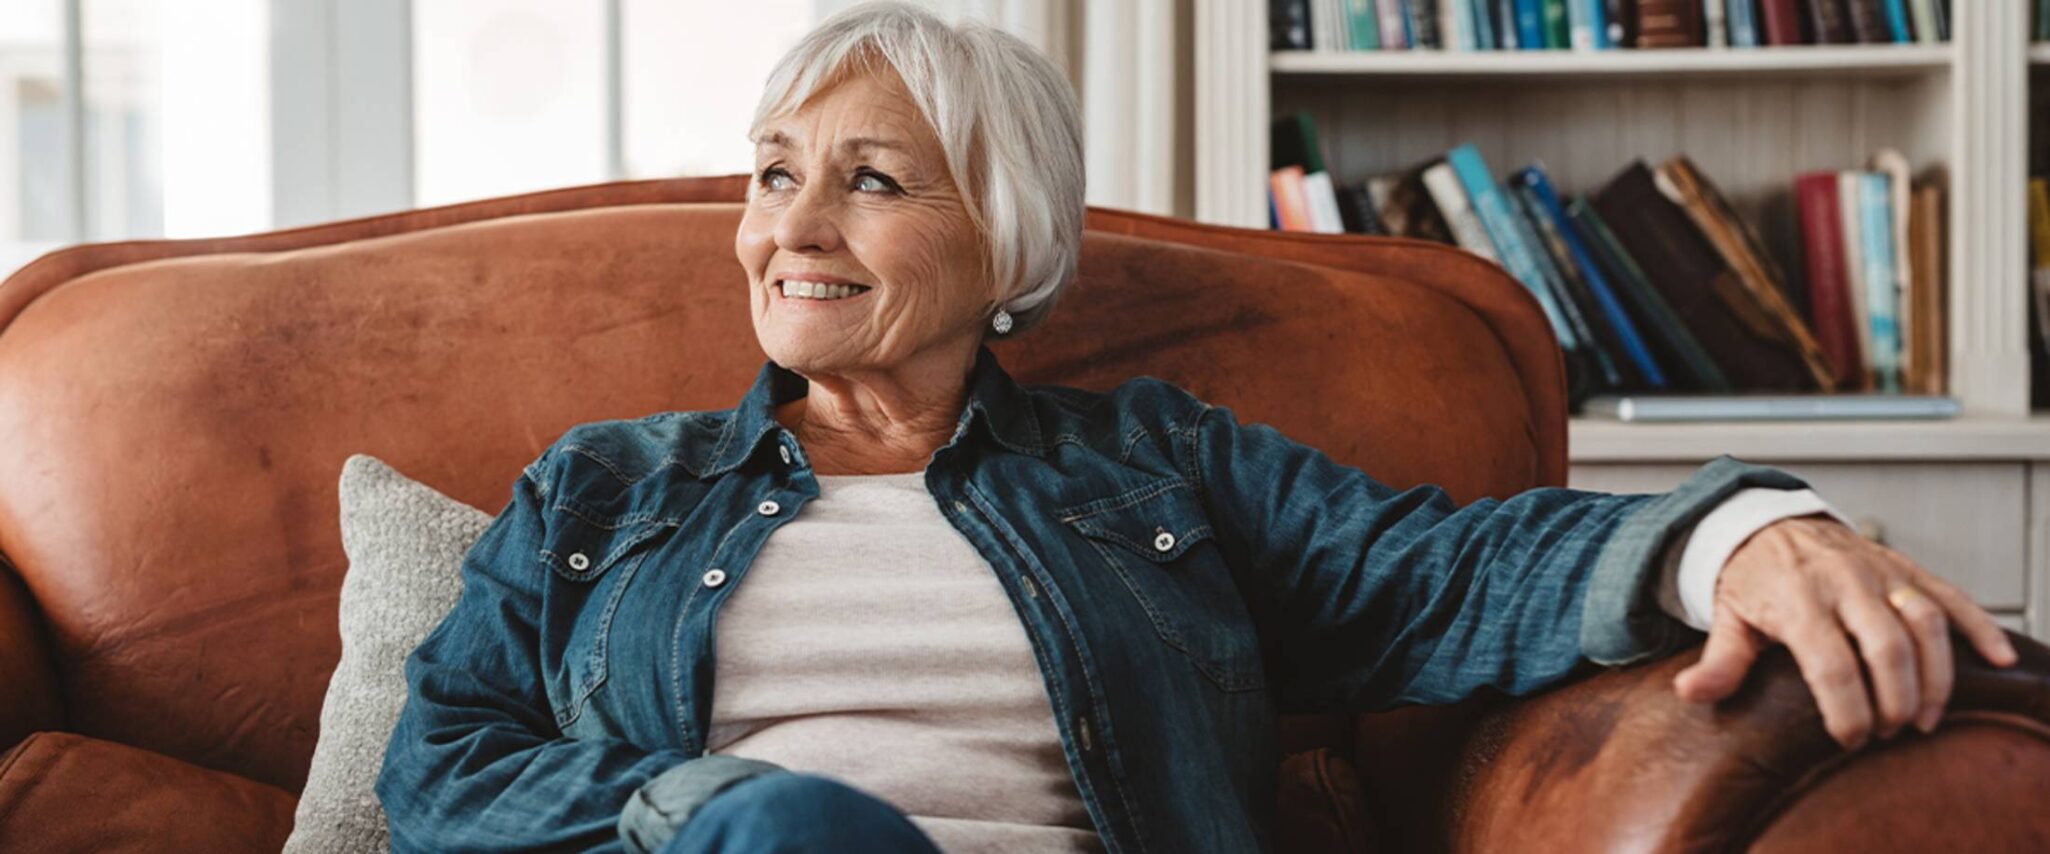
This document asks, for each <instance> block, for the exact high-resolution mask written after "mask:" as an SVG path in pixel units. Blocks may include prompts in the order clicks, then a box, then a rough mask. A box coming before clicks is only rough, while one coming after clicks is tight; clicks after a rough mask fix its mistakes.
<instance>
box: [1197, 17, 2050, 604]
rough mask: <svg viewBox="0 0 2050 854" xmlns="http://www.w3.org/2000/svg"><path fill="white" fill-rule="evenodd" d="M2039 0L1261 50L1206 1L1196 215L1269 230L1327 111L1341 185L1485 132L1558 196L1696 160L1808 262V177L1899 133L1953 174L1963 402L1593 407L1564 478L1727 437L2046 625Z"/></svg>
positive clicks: (1900, 142)
mask: <svg viewBox="0 0 2050 854" xmlns="http://www.w3.org/2000/svg"><path fill="white" fill-rule="evenodd" d="M2026 7H2027V4H2023V3H2008V2H1983V3H1982V2H1972V3H1953V4H1951V9H1952V15H1953V20H1952V27H1951V33H1952V41H1951V42H1950V43H1947V44H1939V45H1851V46H1802V47H1772V48H1758V49H1731V48H1678V49H1665V50H1617V51H1605V52H1571V51H1544V52H1538V51H1530V52H1492V51H1482V52H1458V51H1388V52H1380V51H1360V52H1316V51H1287V52H1270V51H1269V50H1268V49H1267V41H1266V38H1267V26H1266V19H1265V11H1264V10H1265V4H1263V3H1242V4H1241V3H1199V4H1197V7H1196V21H1195V56H1194V71H1195V81H1196V87H1195V93H1194V94H1195V97H1194V107H1195V115H1194V125H1195V146H1196V147H1195V177H1194V181H1195V186H1194V197H1195V209H1196V216H1197V218H1198V219H1202V220H1205V221H1209V222H1216V223H1223V224H1229V225H1238V226H1246V227H1254V228H1263V227H1265V226H1266V223H1267V198H1266V188H1267V171H1268V155H1269V152H1268V128H1269V123H1270V121H1271V120H1272V119H1273V118H1274V117H1276V116H1280V115H1285V114H1288V113H1291V112H1294V111H1296V110H1304V111H1307V112H1309V113H1310V114H1311V115H1312V116H1313V117H1314V119H1315V120H1316V126H1317V132H1318V135H1319V138H1320V140H1321V142H1322V143H1323V146H1324V148H1325V151H1326V154H1327V158H1328V159H1327V164H1326V165H1327V167H1328V168H1329V169H1330V170H1331V172H1332V176H1333V177H1334V178H1336V179H1338V180H1341V181H1357V180H1361V179H1363V178H1365V177H1367V176H1369V175H1374V174H1379V173H1383V172H1389V171H1394V170H1397V169H1401V168H1404V167H1407V166H1409V165H1411V164H1414V163H1416V162H1418V161H1421V160H1424V159H1426V158H1429V157H1434V156H1438V155H1442V154H1443V153H1444V152H1445V151H1446V150H1449V149H1451V148H1452V147H1454V146H1456V145H1459V144H1461V143H1469V142H1470V143H1473V144H1474V145H1475V146H1476V147H1477V148H1478V149H1479V150H1480V153H1481V154H1482V156H1483V157H1484V158H1485V159H1486V160H1487V162H1488V165H1489V167H1490V168H1492V169H1493V170H1494V171H1495V172H1496V173H1497V175H1498V176H1501V175H1507V174H1508V173H1510V172H1512V171H1514V170H1515V169H1518V168H1521V167H1522V166H1524V165H1525V164H1528V163H1531V162H1533V161H1536V162H1541V163H1543V164H1544V166H1545V169H1546V171H1547V172H1548V173H1549V174H1550V176H1551V177H1552V179H1553V181H1554V182H1555V184H1557V185H1558V186H1559V188H1560V190H1561V191H1562V192H1564V193H1567V194H1578V193H1582V192H1588V191H1592V190H1594V189H1596V188H1598V187H1600V186H1601V185H1602V184H1604V183H1606V182H1607V181H1608V179H1609V178H1610V177H1611V176H1613V175H1614V174H1616V173H1617V172H1618V171H1620V170H1621V169H1622V168H1623V167H1624V166H1626V165H1627V164H1628V163H1629V162H1630V161H1631V160H1633V159H1637V158H1642V159H1644V160H1646V161H1647V162H1650V163H1653V164H1656V163H1658V162H1661V161H1663V160H1664V159H1666V158H1668V157H1670V156H1672V155H1675V154H1682V153H1684V154H1686V155H1688V156H1689V157H1691V158H1692V159H1693V160H1694V161H1695V162H1696V163H1697V164H1699V165H1700V167H1701V168H1702V170H1703V171H1704V172H1705V173H1706V174H1707V175H1708V176H1709V178H1710V179H1711V180H1713V181H1714V182H1715V183H1716V184H1717V186H1718V187H1720V188H1721V189H1722V190H1723V191H1724V193H1725V195H1727V196H1728V197H1729V198H1730V201H1731V203H1732V204H1733V205H1734V206H1735V207H1736V208H1737V209H1738V212H1739V214H1740V215H1742V216H1743V217H1744V218H1745V219H1746V220H1747V221H1749V222H1750V223H1752V224H1753V225H1754V226H1755V227H1757V228H1758V229H1759V231H1760V234H1761V236H1762V237H1763V238H1765V240H1766V241H1767V243H1768V244H1770V248H1771V249H1772V250H1773V251H1774V255H1775V256H1776V257H1777V258H1779V259H1781V261H1782V263H1785V262H1786V261H1788V260H1790V259H1794V258H1798V257H1799V254H1798V253H1797V252H1794V251H1792V248H1791V247H1789V246H1787V245H1786V244H1787V243H1789V242H1791V241H1793V240H1795V239H1796V238H1795V234H1796V232H1797V229H1796V228H1794V219H1793V217H1794V209H1793V200H1792V185H1793V179H1794V176H1795V175H1796V174H1798V173H1801V172H1805V171H1809V170H1816V169H1845V168H1856V167H1859V166H1862V165H1863V164H1864V163H1865V160H1866V158H1867V157H1868V156H1869V155H1871V154H1872V153H1873V152H1874V151H1875V150H1877V149H1879V148H1882V147H1892V148H1897V149H1899V150H1900V151H1901V152H1902V153H1904V154H1905V155H1907V157H1908V160H1909V162H1910V163H1911V164H1912V166H1913V167H1914V169H1915V170H1916V172H1917V173H1918V174H1920V173H1921V172H1922V171H1923V170H1925V169H1927V168H1929V167H1932V166H1933V167H1940V168H1941V170H1942V171H1943V172H1944V174H1945V176H1946V184H1947V187H1948V190H1949V206H1948V222H1947V224H1946V232H1947V241H1948V242H1947V246H1946V249H1947V256H1948V257H1947V274H1948V275H1947V282H1946V288H1947V290H1948V294H1947V300H1948V305H1947V308H1948V315H1949V317H1948V328H1947V332H1948V335H1947V338H1948V347H1949V353H1948V355H1949V359H1948V362H1949V390H1950V393H1951V394H1953V395H1955V396H1956V397H1958V398H1959V400H1960V402H1961V403H1962V404H1963V406H1964V410H1965V412H1964V415H1963V416H1961V417H1960V418H1958V419H1956V420H1953V421H1947V422H1917V421H1901V422H1828V423H1776V424H1775V423H1707V424H1687V425H1644V424H1623V423H1615V422H1604V421H1597V420H1588V419H1576V420H1575V421H1574V422H1573V424H1572V425H1571V427H1570V439H1569V456H1570V457H1571V460H1572V463H1573V466H1572V474H1571V476H1570V480H1571V482H1572V483H1573V485H1576V486H1584V487H1587V488H1597V489H1617V490H1621V489H1627V488H1634V487H1646V488H1650V487H1656V486H1658V485H1660V484H1664V485H1670V484H1669V483H1666V481H1667V480H1670V479H1675V478H1677V477H1678V476H1680V475H1682V474H1684V472H1686V471H1687V470H1689V469H1690V468H1691V467H1692V466H1693V465H1696V464H1699V463H1701V462H1704V461H1706V460H1708V459H1712V458H1714V457H1716V456H1718V455H1721V454H1725V453H1728V454H1733V455H1736V456H1738V457H1740V458H1744V459H1750V460H1756V461H1760V462H1768V463H1772V464H1775V465H1781V466H1784V467H1786V468H1788V469H1789V470H1791V471H1794V472H1795V473H1797V474H1802V475H1804V476H1808V477H1810V478H1811V479H1812V480H1813V482H1815V483H1817V484H1818V486H1822V487H1825V492H1827V493H1829V495H1830V498H1831V500H1832V501H1834V502H1837V503H1838V504H1839V506H1843V507H1846V509H1847V510H1848V511H1850V512H1853V513H1854V515H1856V514H1864V516H1861V518H1864V517H1866V516H1869V517H1870V518H1872V519H1873V520H1874V525H1875V530H1882V529H1884V530H1893V531H1896V532H1900V533H1901V539H1902V542H1904V543H1912V544H1913V546H1914V550H1910V549H1909V548H1907V547H1905V546H1904V547H1903V551H1907V552H1908V553H1909V554H1910V555H1911V556H1913V557H1915V558H1916V559H1917V560H1920V561H1922V562H1923V563H1924V564H1925V565H1928V566H1931V568H1932V569H1937V570H1938V571H1939V572H1945V571H1946V570H1948V574H1957V575H1958V577H1959V578H1960V579H1961V580H1962V581H1968V582H1970V586H1971V589H1973V590H1975V591H1977V592H1979V593H1981V594H1982V600H1983V601H1985V602H1986V604H1988V605H1989V606H1990V607H1993V608H1995V609H1996V610H1997V611H1998V612H1999V613H2000V614H2001V615H2002V617H2003V619H2005V620H2007V621H2009V622H2010V623H2011V624H2013V625H2017V626H2027V627H2028V628H2029V630H2031V631H2033V632H2034V633H2035V634H2037V635H2039V636H2050V415H2039V414H2032V413H2031V412H2030V410H2029V351H2028V339H2027V334H2028V329H2027V310H2026V306H2027V299H2028V296H2027V290H2026V287H2025V283H2026V280H2027V270H2026V265H2027V261H2026V259H2027V229H2026V222H2027V220H2026V204H2025V180H2024V178H2025V175H2026V173H2027V151H2028V142H2029V141H2028V124H2029V116H2028V108H2029V104H2030V98H2029V85H2030V83H2031V81H2032V79H2033V80H2034V81H2035V82H2036V84H2037V85H2038V86H2050V45H2033V46H2032V45H2030V44H2029V43H2028V42H2027V41H2026V37H2027V23H2028V20H2027V14H2026V13H2027V8H2026ZM2032 64H2035V66H2036V67H2033V68H2032ZM2039 97H2040V96H2039ZM1846 493H1848V494H1846ZM1932 495H1934V496H1943V497H1945V499H1946V500H1943V501H1928V500H1926V499H1927V498H1928V497H1929V496H1932ZM1917 496H1919V498H1917ZM2009 517H2013V519H2010V518H2009ZM1989 519H1994V520H2008V521H2002V522H2000V524H1999V525H1998V526H1996V527H1997V528H1998V531H1997V533H1995V534H1993V535H1991V536H1992V537H1993V539H1994V540H1995V541H1994V542H1990V543H1985V542H1980V541H1979V540H1975V539H1972V538H1970V537H1952V538H1945V537H1943V536H1940V532H1941V531H1944V530H1952V529H1954V530H1956V531H1960V532H1968V531H1978V530H1981V529H1983V528H1985V520H1989ZM2015 520H2019V521H2015ZM1974 525H1977V527H1974ZM1953 541H1954V542H1953ZM1988 549H1990V551H1989V550H1988ZM1918 551H1919V553H1918Z"/></svg>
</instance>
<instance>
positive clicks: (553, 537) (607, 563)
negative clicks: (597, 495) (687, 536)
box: [540, 506, 673, 581]
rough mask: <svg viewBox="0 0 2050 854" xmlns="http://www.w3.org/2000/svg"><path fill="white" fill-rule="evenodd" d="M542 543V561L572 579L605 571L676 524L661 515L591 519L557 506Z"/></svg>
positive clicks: (584, 579)
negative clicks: (658, 516) (654, 516)
mask: <svg viewBox="0 0 2050 854" xmlns="http://www.w3.org/2000/svg"><path fill="white" fill-rule="evenodd" d="M550 521H551V524H549V526H548V533H547V535H546V536H545V537H544V539H543V542H542V543H541V549H540V557H541V562H542V563H545V564H548V568H549V569H552V570H554V571H555V574H556V575H560V576H562V577H563V578H564V579H567V580H569V581H589V580H591V579H593V578H597V577H598V576H600V575H604V574H605V571H606V570H608V569H611V568H612V567H613V566H614V565H615V564H617V563H619V561H620V560H621V559H623V558H625V557H627V556H628V555H631V554H633V553H634V552H635V551H636V550H638V549H639V548H640V547H641V546H642V545H643V544H646V543H647V542H648V541H649V540H651V539H653V538H654V537H655V535H657V534H660V533H662V532H663V531H665V530H667V529H669V528H671V527H673V526H672V525H670V524H669V523H667V522H664V521H662V520H660V519H650V518H640V517H627V518H625V519H613V520H607V519H591V518H588V517H586V516H585V515H584V514H581V513H578V512H576V511H574V510H572V509H567V508H563V507H559V506H558V507H557V508H556V512H555V513H554V518H553V519H552V520H550Z"/></svg>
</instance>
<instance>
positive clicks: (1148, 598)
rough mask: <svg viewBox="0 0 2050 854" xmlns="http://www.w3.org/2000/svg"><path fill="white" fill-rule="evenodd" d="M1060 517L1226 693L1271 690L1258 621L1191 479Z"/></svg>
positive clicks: (1170, 640)
mask: <svg viewBox="0 0 2050 854" xmlns="http://www.w3.org/2000/svg"><path fill="white" fill-rule="evenodd" d="M1059 517H1060V520H1061V522H1062V523H1063V524H1065V525H1067V526H1068V527H1069V528H1070V529H1071V530H1073V531H1074V532H1075V533H1077V534H1080V535H1081V536H1082V537H1083V538H1085V539H1086V540H1088V542H1089V543H1090V544H1091V545H1092V546H1094V547H1095V551H1096V552H1097V554H1098V555H1100V556H1101V557H1102V559H1103V561H1104V564H1105V565H1106V566H1107V567H1108V568H1109V569H1110V570H1111V571H1112V572H1114V573H1116V574H1117V576H1118V578H1119V580H1120V581H1122V582H1123V583H1124V585H1125V587H1126V588H1127V589H1129V590H1130V591H1131V593H1132V596H1133V597H1134V598H1136V599H1137V600H1138V602H1139V606H1140V607H1141V608H1142V609H1144V610H1145V612H1146V615H1147V618H1148V619H1149V620H1150V621H1151V622H1152V623H1153V630H1154V632H1155V634H1157V635H1158V636H1159V638H1160V640H1161V641H1162V642H1163V643H1165V644H1167V645H1168V646H1170V647H1173V648H1174V649H1176V650H1179V651H1180V652H1181V653H1182V654H1183V655H1185V656H1187V657H1188V659H1189V660H1190V662H1191V663H1193V664H1194V665H1195V666H1196V669H1197V670H1199V671H1201V672H1202V674H1203V675H1204V676H1205V677H1207V678H1209V679H1210V681H1211V682H1213V683H1215V684H1216V685H1217V686H1218V687H1219V688H1222V689H1224V690H1226V691H1246V690H1253V689H1257V688H1260V687H1262V686H1263V685H1264V683H1265V680H1264V674H1263V669H1262V667H1261V662H1260V643H1259V638H1258V636H1257V634H1256V633H1255V632H1254V630H1253V623H1252V616H1251V615H1250V613H1249V612H1248V611H1247V610H1246V605H1245V601H1244V600H1243V599H1242V598H1240V596H1239V591H1238V586H1237V585H1236V584H1234V583H1233V581H1232V576H1231V570H1230V568H1229V567H1228V566H1227V565H1226V563H1225V560H1224V554H1223V552H1222V551H1221V550H1220V549H1219V548H1218V545H1217V543H1216V541H1215V538H1214V537H1213V535H1212V530H1211V527H1210V520H1209V518H1208V517H1207V516H1206V515H1205V514H1204V512H1203V507H1202V504H1201V502H1200V501H1198V500H1197V498H1196V495H1195V492H1194V490H1193V489H1192V488H1191V487H1190V485H1189V483H1188V482H1187V481H1185V480H1182V479H1180V478H1164V479H1162V480H1159V481H1155V482H1153V483H1149V484H1146V485H1143V486H1140V487H1137V488H1134V489H1129V490H1126V491H1124V492H1120V493H1118V494H1115V495H1111V496H1108V497H1105V498H1101V499H1097V500H1095V501H1090V502H1087V503H1084V504H1078V505H1075V506H1073V507H1068V508H1065V509H1063V510H1061V511H1060V513H1059Z"/></svg>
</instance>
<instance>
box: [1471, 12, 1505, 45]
mask: <svg viewBox="0 0 2050 854" xmlns="http://www.w3.org/2000/svg"><path fill="white" fill-rule="evenodd" d="M1490 5H1491V4H1490V3H1489V2H1488V0H1473V9H1472V14H1470V15H1468V16H1467V20H1468V21H1469V22H1471V23H1470V26H1472V27H1473V47H1474V49H1475V50H1496V49H1499V48H1500V47H1501V46H1502V44H1501V42H1498V41H1496V40H1495V21H1494V18H1495V14H1494V12H1492V11H1490V10H1489V9H1488V7H1489V6H1490Z"/></svg>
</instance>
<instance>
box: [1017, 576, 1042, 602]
mask: <svg viewBox="0 0 2050 854" xmlns="http://www.w3.org/2000/svg"><path fill="white" fill-rule="evenodd" d="M1018 580H1019V581H1022V582H1024V584H1025V598H1027V599H1037V598H1039V585H1037V584H1033V583H1032V576H1029V575H1021V576H1018Z"/></svg>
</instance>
